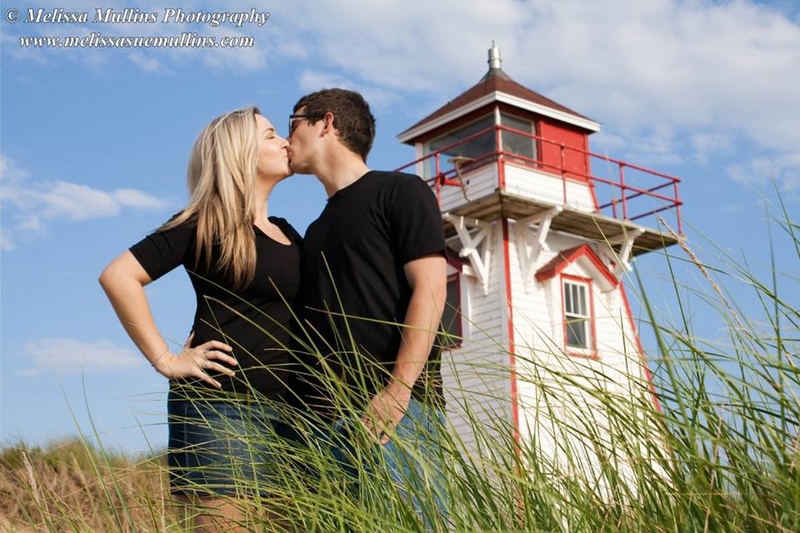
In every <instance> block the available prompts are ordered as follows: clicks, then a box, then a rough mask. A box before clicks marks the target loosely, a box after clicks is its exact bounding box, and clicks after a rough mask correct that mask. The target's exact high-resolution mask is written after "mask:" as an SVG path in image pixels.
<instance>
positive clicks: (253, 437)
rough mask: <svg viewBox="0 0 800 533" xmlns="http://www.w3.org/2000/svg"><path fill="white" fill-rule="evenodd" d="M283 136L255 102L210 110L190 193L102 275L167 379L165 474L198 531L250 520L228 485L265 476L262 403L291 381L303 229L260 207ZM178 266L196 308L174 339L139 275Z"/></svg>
mask: <svg viewBox="0 0 800 533" xmlns="http://www.w3.org/2000/svg"><path fill="white" fill-rule="evenodd" d="M287 147H288V143H287V141H286V139H284V138H282V137H280V136H279V135H278V133H277V131H276V130H275V127H274V126H273V125H272V124H271V123H270V121H269V120H267V119H266V118H264V117H263V116H261V114H260V113H259V110H258V109H257V108H255V107H250V108H246V109H240V110H236V111H233V112H231V113H228V114H226V115H223V116H221V117H218V118H216V119H215V120H213V121H212V122H211V123H210V124H209V125H208V126H207V127H206V128H205V129H204V130H203V131H202V132H201V133H200V136H199V138H198V139H197V142H196V143H195V145H194V148H193V150H192V153H191V158H190V162H189V169H188V183H189V191H190V194H191V199H190V201H189V205H188V206H187V207H186V208H185V209H183V210H182V211H181V212H180V213H178V214H177V215H175V216H174V217H173V218H172V219H171V220H170V221H169V222H167V223H166V224H164V225H163V226H162V227H160V228H159V229H158V230H156V231H155V232H154V233H152V234H151V235H148V236H147V237H146V238H144V239H143V240H142V241H140V242H139V243H137V244H135V245H133V246H132V247H131V248H130V249H129V250H128V251H126V252H124V253H123V254H122V255H120V256H119V257H118V258H116V259H115V260H114V261H112V262H111V263H110V264H109V265H108V266H107V267H106V268H105V270H104V271H103V273H102V274H101V276H100V284H101V285H102V287H103V289H104V290H105V292H106V294H107V295H108V298H109V300H110V301H111V304H112V306H113V307H114V310H115V312H116V314H117V316H118V317H119V320H120V322H121V323H122V326H123V327H124V328H125V330H126V331H127V333H128V335H129V336H130V338H131V340H132V341H133V342H134V343H135V344H136V346H137V347H138V348H139V350H140V351H141V352H142V354H143V355H144V356H145V357H146V358H147V360H148V361H149V362H150V364H151V365H152V366H153V367H154V368H155V370H156V371H157V372H158V373H160V374H161V375H163V376H164V377H165V378H167V379H169V380H170V392H169V401H168V414H169V418H168V425H169V449H168V462H169V467H170V484H171V490H172V493H173V495H174V496H175V498H176V499H177V500H179V501H180V502H184V503H191V504H192V505H193V506H196V507H194V511H193V515H192V517H191V519H190V521H191V522H193V524H192V525H193V526H194V527H195V531H222V530H227V531H239V530H240V529H237V528H239V527H241V528H242V529H241V530H242V531H245V530H247V528H246V527H245V526H244V525H243V521H242V519H243V513H244V512H245V511H243V509H244V508H246V506H242V505H240V504H241V503H242V502H243V501H244V500H241V499H237V497H241V496H246V495H249V494H252V493H253V492H255V491H258V490H261V489H263V488H264V487H267V488H268V487H269V483H270V482H271V479H272V476H274V475H275V471H274V468H273V467H272V466H271V460H270V459H271V458H270V444H271V442H270V441H271V439H278V438H280V437H279V435H278V434H279V433H280V429H281V426H280V423H278V422H277V418H278V415H277V413H276V412H274V410H271V409H270V408H269V407H265V404H266V405H278V406H279V405H281V403H280V402H282V401H283V400H284V399H286V398H287V396H288V394H289V393H290V385H289V380H290V378H291V375H292V369H291V359H290V354H289V352H288V351H287V349H286V347H287V346H288V345H289V342H290V331H289V330H290V328H291V324H292V316H293V313H292V311H291V308H290V307H291V304H292V302H293V300H294V297H295V294H296V293H297V291H298V286H299V257H300V241H301V238H300V236H299V235H298V233H297V232H296V231H295V230H294V228H292V227H291V226H290V225H289V223H288V222H286V221H285V220H284V219H281V218H276V217H269V216H268V207H267V203H268V199H269V196H270V193H271V192H272V189H273V187H275V185H277V184H278V183H279V182H280V181H282V180H283V179H285V178H287V177H289V176H291V175H292V170H291V167H290V166H289V158H288V155H287ZM179 266H183V267H184V268H185V269H186V272H187V273H188V275H189V278H190V280H191V283H192V285H193V287H194V291H195V293H196V297H197V308H196V311H195V315H194V323H193V334H192V336H191V337H190V338H189V341H188V342H187V344H186V346H184V347H183V349H180V350H175V351H173V350H172V349H171V347H170V345H169V343H168V342H167V341H166V340H165V339H164V338H163V336H162V335H161V333H160V332H159V329H158V327H157V326H156V324H155V322H154V319H153V316H152V314H151V311H150V307H149V305H148V301H147V297H146V295H145V291H144V287H145V286H146V285H147V284H148V283H150V282H151V281H153V280H156V279H158V278H159V277H161V276H163V275H164V274H166V273H167V272H169V271H171V270H173V269H175V268H177V267H179ZM218 339H219V340H218ZM222 341H224V342H222ZM265 399H267V400H272V401H274V402H277V403H273V402H272V401H264V400H265Z"/></svg>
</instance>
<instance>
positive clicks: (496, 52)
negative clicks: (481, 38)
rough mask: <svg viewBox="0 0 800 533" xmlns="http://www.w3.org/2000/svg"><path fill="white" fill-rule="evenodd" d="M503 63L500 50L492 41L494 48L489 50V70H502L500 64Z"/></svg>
mask: <svg viewBox="0 0 800 533" xmlns="http://www.w3.org/2000/svg"><path fill="white" fill-rule="evenodd" d="M502 62H503V60H502V59H500V49H499V48H498V47H497V46H495V44H494V40H492V47H491V48H489V70H500V63H502Z"/></svg>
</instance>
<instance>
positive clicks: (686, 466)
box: [0, 198, 800, 533]
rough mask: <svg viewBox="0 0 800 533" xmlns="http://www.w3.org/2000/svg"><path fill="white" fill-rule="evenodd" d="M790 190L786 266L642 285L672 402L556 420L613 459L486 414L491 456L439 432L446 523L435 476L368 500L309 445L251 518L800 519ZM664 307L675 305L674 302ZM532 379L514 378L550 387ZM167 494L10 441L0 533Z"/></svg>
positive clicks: (679, 276)
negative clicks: (415, 508) (598, 420)
mask: <svg viewBox="0 0 800 533" xmlns="http://www.w3.org/2000/svg"><path fill="white" fill-rule="evenodd" d="M792 200H793V202H794V204H795V205H796V204H797V203H798V201H797V199H796V198H793V199H792ZM783 202H784V199H782V198H779V199H778V201H777V207H775V208H773V210H772V212H773V213H774V214H773V216H772V218H771V220H770V222H769V231H768V234H769V239H768V240H767V241H768V242H767V246H768V247H769V248H770V249H771V250H774V249H775V247H777V246H781V247H784V249H786V250H790V251H793V254H794V255H791V254H790V256H791V260H790V261H788V262H786V263H782V264H775V263H774V262H773V263H770V254H767V255H766V256H765V258H760V260H761V264H760V265H755V263H754V262H753V259H754V258H752V257H750V258H747V257H742V258H738V259H737V258H733V257H731V256H730V255H729V254H728V252H727V251H725V250H717V249H714V248H713V243H711V244H712V246H711V250H712V253H711V254H710V255H711V257H710V258H705V257H702V255H705V254H700V253H699V252H697V251H696V250H694V249H691V248H689V247H686V246H684V247H682V248H681V247H674V249H669V250H668V251H667V252H666V255H665V257H664V260H665V262H666V264H668V265H669V267H670V269H671V271H672V276H671V278H670V279H667V280H664V282H663V287H662V295H668V296H669V299H670V300H671V303H670V305H669V306H664V305H662V303H660V302H654V301H653V300H652V299H648V298H646V297H645V295H642V294H640V295H639V298H641V300H642V308H643V309H644V310H645V313H646V314H647V315H648V321H649V322H650V326H651V327H652V330H653V331H654V332H655V337H656V341H655V343H656V347H655V349H652V350H651V353H649V354H648V355H649V361H650V367H651V369H652V370H653V371H654V375H655V380H654V385H655V394H656V396H657V397H658V400H659V403H660V405H661V410H660V411H658V410H655V409H652V406H650V408H648V407H646V406H642V405H635V404H633V403H631V404H626V403H625V402H624V401H621V400H620V397H618V396H614V395H612V394H594V396H593V401H594V402H595V406H596V408H600V409H603V410H604V411H605V412H607V414H608V416H609V419H610V420H611V429H610V430H609V431H598V429H597V428H596V427H593V426H592V424H591V420H589V419H583V420H582V419H581V418H580V417H575V418H570V419H564V420H560V421H559V423H560V424H561V425H562V428H561V429H562V430H564V431H567V432H571V433H573V434H575V433H577V434H580V435H582V436H583V437H584V439H585V441H586V442H587V443H588V444H589V445H590V447H592V448H593V449H594V450H596V451H597V453H598V454H599V456H601V457H602V458H603V460H602V461H601V462H600V466H601V468H600V470H599V471H598V472H595V474H594V475H593V477H591V478H587V477H586V476H582V475H580V474H578V473H576V470H575V469H574V468H570V465H575V464H578V463H580V461H581V460H582V458H581V457H580V456H579V452H577V451H576V450H572V451H570V450H569V449H566V450H565V454H566V462H565V463H564V464H566V465H567V467H564V465H563V464H561V465H558V464H552V463H548V462H547V461H544V460H542V459H541V457H540V455H539V454H537V450H536V447H535V446H530V447H520V445H519V444H518V443H517V442H516V441H515V440H514V439H513V437H511V436H510V435H511V428H504V427H502V424H501V423H499V422H498V426H497V427H494V428H487V427H485V425H481V424H477V423H476V424H474V427H473V431H475V432H476V434H477V440H478V441H479V442H480V443H481V448H482V449H481V453H480V454H472V455H471V454H467V453H465V451H464V449H463V447H462V446H461V441H460V437H462V436H463V435H453V436H450V437H448V438H445V439H444V440H443V442H442V443H441V444H442V450H443V453H445V454H446V455H447V459H448V461H450V465H451V468H450V469H449V471H448V476H447V486H446V492H447V495H448V497H449V499H450V501H451V503H452V514H451V516H450V519H449V520H445V519H444V518H442V517H440V516H439V515H438V513H437V509H436V507H435V505H434V503H433V502H432V498H431V495H430V494H428V493H426V492H425V491H424V490H423V491H417V492H413V491H412V493H411V494H404V493H403V492H402V491H401V490H399V489H398V488H397V487H394V486H393V485H392V484H391V483H389V482H388V481H387V479H388V478H387V477H386V474H385V472H384V471H383V470H382V465H373V466H374V470H373V475H371V476H364V477H363V479H362V482H363V486H364V494H365V498H364V499H361V500H359V501H355V500H354V499H353V498H352V497H350V496H349V495H348V494H347V492H346V491H344V490H342V486H341V483H339V482H338V481H337V479H338V478H337V476H335V475H330V474H332V473H335V472H334V471H333V468H335V467H334V466H332V465H330V464H328V463H326V462H325V461H324V460H323V459H322V458H321V457H319V456H316V455H314V454H313V453H311V452H309V453H308V454H306V455H305V456H303V457H298V458H296V459H297V460H298V461H300V463H301V464H304V465H311V466H313V467H314V471H315V472H316V474H315V476H314V478H313V486H314V490H310V489H309V485H308V483H307V482H308V479H303V478H302V476H296V475H295V473H296V471H295V470H294V469H292V468H287V469H286V478H285V479H284V481H285V487H286V488H285V491H286V492H285V493H283V494H276V495H275V496H276V497H277V498H276V499H275V500H272V501H270V502H265V501H254V502H252V506H253V513H252V514H251V517H252V518H251V520H250V522H249V524H248V527H249V528H250V530H252V531H269V530H270V527H271V525H272V524H269V523H267V522H264V521H263V520H260V519H258V518H257V517H258V516H259V512H258V511H259V509H258V508H259V506H262V505H271V506H272V509H273V510H278V511H279V512H280V513H281V514H283V515H285V516H288V517H290V518H291V520H292V524H293V525H292V526H291V527H290V530H297V531H302V530H305V531H320V532H325V533H327V532H330V531H365V532H371V531H384V532H385V531H391V532H394V531H397V532H405V531H409V532H411V531H423V530H424V529H425V528H424V526H423V524H422V522H421V521H420V520H419V518H418V517H417V516H416V515H415V514H414V513H413V512H410V511H409V509H410V507H409V506H408V505H407V503H406V504H404V502H403V500H404V499H409V498H415V499H418V500H419V501H421V502H422V503H423V506H424V513H425V516H426V518H427V520H428V521H429V522H430V523H431V524H432V527H433V529H435V530H438V531H445V530H454V531H487V532H488V531H520V532H522V531H565V532H566V531H570V532H572V531H586V532H597V531H609V532H611V531H614V532H616V531H631V532H634V531H636V532H639V531H659V532H660V531H663V532H685V531H697V532H700V531H703V532H705V531H714V532H716V531H731V532H733V531H736V532H738V531H748V532H765V533H767V532H770V533H772V532H776V531H777V532H787V533H788V532H796V531H800V368H798V366H797V363H798V361H797V358H798V355H800V296H799V295H800V275H798V272H800V225H798V223H797V222H796V220H794V219H793V218H792V216H790V212H789V210H788V209H787V208H786V207H785V205H784V203H783ZM687 270H689V271H691V270H693V271H694V272H695V273H696V277H694V279H691V280H690V279H688V278H687V275H686V274H684V272H685V271H687ZM756 270H758V271H760V272H765V274H758V273H757V272H756ZM679 272H680V273H679ZM649 285H650V286H652V283H650V284H649ZM665 308H669V309H676V310H677V311H676V312H675V315H673V316H670V317H663V316H661V315H660V314H659V312H658V310H659V309H665ZM701 310H702V312H703V313H706V314H707V313H708V312H709V311H710V312H711V313H712V314H714V315H715V317H716V323H717V324H718V328H717V329H715V331H714V332H713V335H714V338H711V339H709V338H705V337H702V336H700V335H698V333H697V332H696V331H695V324H694V317H695V316H697V315H698V313H699V312H700V311H701ZM517 355H518V356H520V354H517ZM530 364H531V365H534V364H535V360H531V361H530ZM480 370H481V371H482V372H491V371H493V369H480ZM494 370H502V369H494ZM537 376H538V374H536V373H535V372H534V373H531V374H530V375H525V376H520V379H529V380H532V381H533V382H534V383H535V384H536V385H537V386H542V387H544V384H543V383H540V382H537V381H536V380H537V379H539V377H537ZM567 377H568V376H567ZM547 386H552V382H551V381H548V383H547ZM571 386H575V385H574V384H572V385H571ZM643 386H646V385H643ZM556 392H557V391H556ZM557 396H558V395H557V394H556V395H554V398H555V397H557ZM559 401H561V402H562V403H563V400H559ZM597 406H599V407H597ZM562 407H563V406H562ZM577 407H580V406H577ZM464 408H465V409H469V406H464ZM640 442H646V443H657V445H656V444H654V445H653V446H650V447H646V448H642V447H641V446H640V445H638V444H636V443H640ZM289 452H290V450H286V453H287V455H286V457H287V460H288V457H289V456H288V453H289ZM620 452H624V453H622V455H624V456H625V457H627V459H626V463H625V468H626V469H627V470H626V473H625V475H621V470H620V469H619V468H618V466H619V464H620V463H619V462H617V461H616V460H615V458H617V457H619V456H620V455H619V453H620ZM243 482H244V480H243ZM600 487H601V488H602V490H599V489H598V488H600ZM166 496H167V484H166V478H165V472H164V468H163V461H162V459H161V458H157V459H144V460H139V461H133V460H131V459H129V458H126V457H120V456H115V455H112V454H107V453H102V452H101V451H99V450H96V449H94V448H92V447H91V446H87V445H86V444H85V443H84V442H82V441H79V440H76V441H70V442H61V443H54V444H53V445H51V446H49V447H48V448H46V449H38V448H31V447H28V446H25V445H18V446H11V447H7V448H5V449H4V450H2V452H0V531H14V532H27V531H37V532H38V531H48V532H61V531H76V532H84V531H137V532H150V531H178V526H177V521H176V513H175V510H174V509H173V508H172V507H171V506H170V504H169V499H168V498H167V497H166ZM276 502H280V503H276Z"/></svg>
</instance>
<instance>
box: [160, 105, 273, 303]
mask: <svg viewBox="0 0 800 533" xmlns="http://www.w3.org/2000/svg"><path fill="white" fill-rule="evenodd" d="M257 114H260V112H259V110H258V108H257V107H246V108H243V109H237V110H235V111H231V112H230V113H226V114H225V115H222V116H220V117H217V118H215V119H214V120H213V121H211V123H210V124H209V125H208V126H206V127H205V129H204V130H203V131H202V132H200V135H199V136H198V138H197V141H196V142H195V144H194V147H193V148H192V152H191V156H190V158H189V169H188V172H187V181H188V185H189V194H190V196H191V197H190V200H189V205H188V206H187V207H186V208H185V209H184V210H183V211H182V212H181V213H180V214H179V215H178V216H177V217H175V218H174V219H173V220H171V221H169V222H168V223H167V224H165V225H164V226H162V228H161V229H162V230H165V229H169V228H172V227H175V226H177V225H179V224H181V223H183V222H185V221H187V220H190V219H192V218H196V220H197V245H196V248H195V264H196V265H198V266H199V265H200V263H201V258H202V260H203V263H204V266H205V268H206V270H212V269H213V270H216V271H217V272H219V273H220V274H222V275H223V276H225V277H227V278H228V280H229V282H230V283H231V285H232V288H233V290H241V289H243V288H244V287H246V286H247V285H248V284H250V282H251V281H252V280H253V277H254V276H255V266H256V244H255V234H254V233H253V224H254V222H255V218H256V209H257V208H258V206H257V205H256V203H257V202H256V198H255V194H254V186H255V179H256V172H257V165H258V154H257V150H258V130H257V125H256V118H255V117H256V115H257ZM215 252H216V253H218V254H219V256H218V257H217V258H216V260H215V261H214V263H213V264H212V259H213V258H214V253H215Z"/></svg>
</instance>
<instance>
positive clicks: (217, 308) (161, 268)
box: [130, 217, 302, 398]
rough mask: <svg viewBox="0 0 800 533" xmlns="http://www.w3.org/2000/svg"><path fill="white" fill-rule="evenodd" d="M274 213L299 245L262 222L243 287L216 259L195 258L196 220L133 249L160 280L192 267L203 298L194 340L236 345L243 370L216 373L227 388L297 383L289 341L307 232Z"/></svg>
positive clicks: (280, 391) (272, 390)
mask: <svg viewBox="0 0 800 533" xmlns="http://www.w3.org/2000/svg"><path fill="white" fill-rule="evenodd" d="M269 220H270V221H271V222H272V223H273V224H275V225H277V226H278V227H279V228H280V229H281V230H282V231H283V233H284V234H285V235H286V236H287V237H288V238H289V240H290V241H291V244H288V245H285V244H282V243H279V242H277V241H274V240H273V239H271V238H270V237H268V236H267V235H266V234H265V233H264V232H262V231H261V230H260V229H258V228H257V227H255V226H254V227H253V231H254V232H255V241H256V268H255V277H254V278H253V281H252V282H251V283H250V284H249V285H248V286H247V287H246V288H244V289H243V290H241V291H239V292H237V293H235V294H234V293H233V291H232V290H231V288H230V287H231V284H230V282H229V281H228V280H227V278H226V277H225V276H224V275H222V274H221V273H219V272H216V271H215V270H216V269H215V268H214V264H213V261H212V265H211V269H210V270H209V269H207V268H206V267H205V263H204V262H203V261H202V259H201V261H200V263H199V265H196V264H195V243H196V222H194V221H187V222H185V223H183V224H181V225H179V226H177V227H175V228H171V229H169V230H167V231H156V232H155V233H153V234H151V235H148V236H147V237H145V238H144V239H143V240H142V241H140V242H139V243H137V244H135V245H133V246H132V247H131V248H130V251H131V252H132V253H133V255H134V257H136V259H137V260H138V261H139V263H140V264H141V265H142V267H143V268H144V269H145V271H146V272H147V274H148V275H149V276H150V277H151V278H152V279H153V280H155V279H158V278H159V277H161V276H163V275H164V274H166V273H167V272H169V271H171V270H172V269H174V268H176V267H178V266H179V265H183V266H184V268H185V269H186V272H187V273H188V274H189V279H190V280H191V282H192V286H193V287H194V291H195V295H196V297H197V309H196V312H195V316H194V322H193V326H192V328H193V330H194V339H193V340H192V344H193V346H197V345H200V344H203V343H204V342H207V341H210V340H219V341H222V342H225V343H226V344H229V345H230V346H231V347H233V352H232V355H233V356H234V357H235V358H236V360H237V361H238V363H239V365H238V367H234V368H233V369H234V370H235V371H236V375H235V376H234V377H233V378H229V377H227V376H225V375H217V374H214V375H213V376H214V378H215V379H216V380H217V381H219V382H220V384H221V385H222V389H223V391H231V392H237V393H251V392H253V391H256V392H257V393H258V394H260V395H265V396H268V397H271V398H279V397H283V396H284V395H285V392H286V388H287V386H291V382H290V379H291V378H292V376H293V374H294V372H293V364H292V361H293V360H292V359H291V357H290V352H289V350H288V349H287V347H289V346H290V342H291V339H292V333H293V331H294V330H293V326H294V319H293V306H294V303H295V298H296V295H297V293H298V290H299V284H300V248H301V246H300V245H301V242H302V238H301V237H300V235H299V234H298V233H297V231H295V229H294V228H293V227H292V226H291V225H290V224H289V223H288V222H287V221H286V220H284V219H282V218H278V217H270V219H269ZM173 385H176V383H175V382H173ZM201 391H203V389H197V391H196V392H197V393H198V394H199V393H200V392H201ZM203 392H204V394H205V393H207V392H208V391H203Z"/></svg>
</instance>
